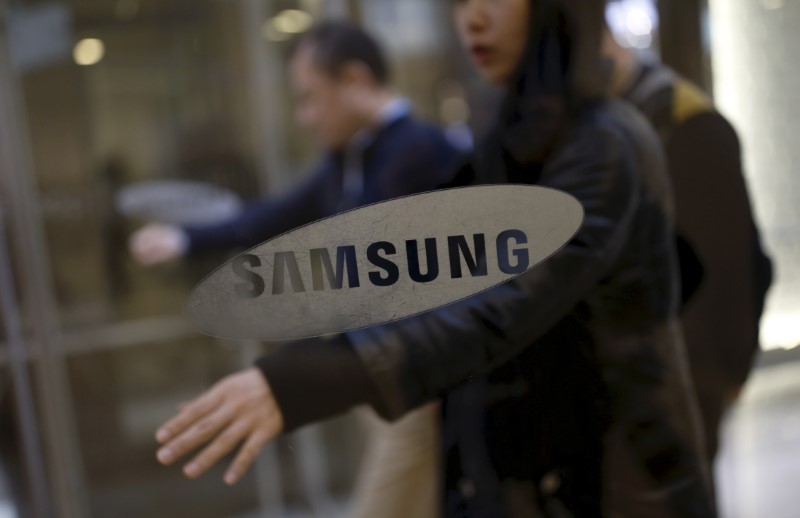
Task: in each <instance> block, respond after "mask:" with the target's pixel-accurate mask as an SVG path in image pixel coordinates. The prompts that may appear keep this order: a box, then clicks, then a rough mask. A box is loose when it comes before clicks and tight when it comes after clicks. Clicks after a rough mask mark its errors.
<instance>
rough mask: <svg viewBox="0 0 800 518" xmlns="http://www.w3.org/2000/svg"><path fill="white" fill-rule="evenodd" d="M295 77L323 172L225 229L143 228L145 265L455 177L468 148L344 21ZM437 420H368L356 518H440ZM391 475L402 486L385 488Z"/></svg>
mask: <svg viewBox="0 0 800 518" xmlns="http://www.w3.org/2000/svg"><path fill="white" fill-rule="evenodd" d="M290 75H291V80H292V89H293V91H294V93H295V95H296V97H297V100H298V106H297V114H296V115H297V119H298V122H299V123H300V124H301V125H302V126H304V127H306V128H308V129H309V130H311V132H313V133H314V135H315V137H316V139H317V140H318V142H319V143H320V144H321V145H322V146H323V147H324V148H325V149H326V152H325V154H324V156H323V157H322V160H321V161H320V164H319V166H318V167H317V170H316V171H315V172H314V173H313V174H311V175H310V176H309V177H308V178H307V179H305V180H304V181H303V182H301V183H300V185H298V186H296V187H295V188H294V189H292V190H290V191H289V192H288V193H287V194H285V195H282V196H280V197H276V198H271V199H266V200H263V201H259V202H256V203H254V204H252V205H250V206H249V207H247V208H246V209H245V210H244V211H243V212H242V213H241V214H240V215H238V216H237V217H235V218H234V219H232V220H229V221H225V222H222V223H220V224H217V225H211V226H203V227H186V228H179V227H175V226H168V225H161V224H151V225H148V226H146V227H144V228H143V229H141V230H139V231H138V232H137V233H135V234H134V235H133V236H132V238H131V242H130V247H131V252H132V253H133V255H134V257H135V258H136V259H137V260H138V261H139V262H140V263H142V264H155V263H159V262H162V261H168V260H172V259H176V258H178V257H180V256H182V255H187V254H192V253H196V252H201V251H204V250H211V249H231V248H237V247H238V248H248V247H251V246H254V245H256V244H258V243H260V242H262V241H265V240H267V239H269V238H271V237H273V236H276V235H278V234H281V233H283V232H286V231H288V230H291V229H293V228H295V227H298V226H301V225H303V224H306V223H310V222H312V221H315V220H317V219H320V218H324V217H326V216H331V215H333V214H335V213H336V212H339V211H341V210H346V209H350V208H354V207H357V206H360V205H365V204H368V203H374V202H378V201H381V200H385V199H388V198H394V197H397V196H402V195H407V194H413V193H417V192H422V191H426V190H431V189H433V188H435V187H437V186H438V185H440V184H443V183H445V182H447V181H448V180H450V178H451V175H452V173H453V171H455V168H456V165H457V164H458V162H460V160H461V155H462V150H460V149H458V148H457V147H455V146H453V145H452V144H451V143H450V142H449V141H448V140H447V138H446V137H445V136H444V134H443V133H442V132H441V131H440V130H439V129H438V128H436V127H434V126H432V125H430V124H427V123H425V122H422V121H420V120H417V119H415V118H414V117H413V116H412V115H411V106H410V104H409V103H408V101H406V100H405V99H402V98H400V97H398V96H397V95H396V94H395V93H394V92H393V91H392V90H391V89H390V87H389V83H388V67H387V65H386V62H385V60H384V58H383V55H382V53H381V50H380V48H379V47H378V45H377V44H376V42H375V41H374V40H373V39H372V38H371V37H370V36H369V35H367V34H366V33H364V32H363V31H362V30H361V29H359V28H357V27H355V26H352V25H349V24H345V23H341V22H338V23H327V24H324V25H321V26H319V27H317V28H316V29H314V30H312V31H311V32H309V33H307V34H306V35H305V36H304V37H303V38H302V39H301V40H300V41H299V42H298V44H297V46H296V47H295V48H294V51H293V53H292V54H291V60H290ZM435 415H436V408H435V407H425V408H423V409H420V410H418V411H416V412H414V413H412V414H410V415H408V416H407V417H406V418H405V419H404V420H403V421H402V422H401V423H399V424H396V425H394V426H390V425H388V424H384V423H382V422H380V421H379V420H378V419H377V417H374V416H372V415H370V413H369V412H364V413H362V414H360V417H361V418H362V419H363V420H364V425H365V427H366V430H365V431H366V432H367V436H368V439H369V440H368V450H367V452H366V455H365V457H364V464H363V466H362V470H361V475H360V476H359V479H358V483H357V486H356V490H355V497H354V499H353V500H354V509H353V516H356V517H360V516H364V517H367V516H369V517H370V518H377V517H378V516H381V517H390V516H403V515H404V514H397V515H396V514H391V513H392V512H393V511H392V510H391V508H390V507H387V506H386V502H387V501H395V500H396V501H404V502H405V503H404V508H403V509H404V510H403V511H402V512H407V513H409V514H405V515H406V516H408V515H414V516H420V517H424V516H432V515H433V512H434V510H435V509H436V505H435V499H436V496H437V486H436V470H435V468H434V464H435V461H436V459H437V455H436V453H437V452H436V446H437V443H436V439H435V436H434V433H433V432H434V426H433V425H434V424H435ZM387 455H388V456H391V459H392V460H391V461H390V464H391V466H387V464H386V460H387ZM388 467H391V470H389V471H387V468H388ZM387 477H389V478H392V477H395V478H397V479H401V480H402V481H403V484H399V485H398V484H390V485H389V486H388V487H382V486H383V485H385V484H384V483H383V481H384V480H385V479H387ZM392 499H394V500H392ZM397 512H399V513H402V512H401V511H397Z"/></svg>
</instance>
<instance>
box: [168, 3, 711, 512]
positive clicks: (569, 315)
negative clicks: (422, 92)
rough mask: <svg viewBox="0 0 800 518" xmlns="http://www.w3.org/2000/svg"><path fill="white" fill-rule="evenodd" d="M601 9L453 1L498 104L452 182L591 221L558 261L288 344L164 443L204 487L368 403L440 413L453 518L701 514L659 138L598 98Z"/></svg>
mask: <svg viewBox="0 0 800 518" xmlns="http://www.w3.org/2000/svg"><path fill="white" fill-rule="evenodd" d="M602 7H603V6H602V3H601V2H597V1H596V0H492V1H485V0H462V1H459V2H457V3H456V4H455V19H456V25H457V27H458V29H459V30H458V32H459V36H460V38H461V40H462V43H463V45H464V47H465V48H466V49H467V50H468V51H469V52H470V54H471V56H472V57H473V59H474V61H475V62H476V64H477V66H478V69H479V70H480V72H481V73H482V74H483V75H484V76H485V77H486V78H487V79H489V80H491V81H493V82H494V83H496V84H498V85H500V86H502V87H504V88H505V100H504V103H503V106H502V108H501V110H500V113H499V116H498V121H497V124H496V127H495V130H494V131H493V132H491V134H490V135H489V136H488V137H487V139H486V140H485V141H484V142H482V143H481V144H480V145H479V146H478V148H477V152H476V154H475V156H474V159H473V161H472V165H471V167H466V168H463V169H461V170H460V171H459V174H458V175H457V176H456V181H455V182H454V184H462V185H463V184H485V183H506V182H511V183H516V182H521V183H527V184H534V185H540V186H545V187H551V188H556V189H559V190H562V191H565V192H567V193H570V194H572V195H573V196H575V197H576V198H577V199H578V200H579V201H580V202H581V203H582V205H583V207H584V209H585V211H586V217H585V220H584V225H583V227H582V228H581V229H580V230H579V231H578V233H577V234H576V236H575V237H574V238H573V239H572V240H571V241H570V242H569V243H568V244H567V245H566V246H565V247H564V248H563V249H562V250H561V251H559V252H558V253H556V254H555V255H553V256H552V257H551V258H550V259H548V260H547V261H545V262H544V263H543V264H541V265H539V266H538V267H537V268H534V269H532V270H530V271H528V272H526V273H524V274H522V275H520V276H518V277H516V278H515V279H513V280H511V281H509V282H506V283H504V284H501V285H499V286H497V287H495V288H492V289H490V290H487V291H485V292H483V293H481V294H478V295H475V296H473V297H471V298H468V299H465V300H463V301H459V302H456V303H454V304H451V305H449V306H446V307H443V308H440V309H437V310H434V311H431V312H427V313H424V314H421V315H418V316H416V317H412V318H407V319H404V320H400V321H397V322H394V323H391V324H387V325H382V326H376V327H372V328H367V329H363V330H358V331H353V332H348V333H345V334H342V335H340V336H337V337H335V338H333V339H330V340H320V339H310V340H303V341H300V342H297V343H292V344H289V345H287V346H286V347H283V348H281V349H280V350H278V351H276V352H274V353H272V354H269V355H267V356H265V357H263V358H260V359H259V360H258V361H257V363H256V366H254V367H253V368H250V369H246V370H244V371H242V372H239V373H236V374H233V375H231V376H229V377H226V378H225V379H223V380H221V381H220V382H218V383H217V384H215V385H214V386H213V387H211V388H210V389H209V390H208V391H206V392H205V393H203V394H201V395H200V396H199V397H197V398H196V399H195V400H193V401H192V402H190V403H189V404H188V405H187V406H185V407H184V408H183V409H182V410H181V411H180V412H179V413H178V415H176V416H175V417H174V418H172V419H170V420H169V421H168V422H166V423H165V424H164V425H163V426H162V427H161V428H159V430H157V432H156V439H157V440H158V441H159V443H161V447H160V448H159V450H158V452H157V457H158V459H159V460H160V462H162V463H164V464H173V463H175V462H176V461H177V460H178V459H180V458H182V457H183V456H185V455H186V454H187V453H189V452H191V451H194V450H195V449H197V448H199V447H201V446H203V445H205V444H206V443H208V444H207V445H206V446H205V447H204V448H203V449H202V450H201V451H200V452H199V453H198V454H197V455H196V456H195V457H194V458H193V459H192V460H191V461H190V462H189V463H188V464H186V465H185V466H184V471H185V473H186V474H187V475H188V476H190V477H196V476H199V475H200V474H202V473H203V472H205V471H206V470H208V468H209V467H210V466H211V465H213V464H214V463H216V462H217V461H218V460H219V459H221V458H222V457H223V456H224V455H225V454H227V453H228V452H230V451H232V450H233V449H234V448H236V447H238V446H239V445H240V444H241V447H240V448H239V450H238V453H237V454H236V457H235V459H234V460H233V462H232V464H231V466H230V467H229V468H228V470H227V472H226V475H225V480H226V482H228V483H235V482H236V481H237V480H238V479H239V478H240V477H241V476H242V474H243V473H244V471H245V470H246V469H247V467H248V466H249V465H250V464H251V463H252V461H253V459H254V457H255V455H256V454H257V453H258V451H259V450H260V449H261V448H262V447H263V445H264V444H266V443H267V442H268V441H270V440H271V439H273V438H274V437H275V436H276V435H278V434H280V433H282V432H286V431H290V430H293V429H296V428H297V427H300V426H303V425H304V424H308V423H311V422H314V421H318V420H320V419H324V418H327V417H330V416H333V415H336V414H339V413H341V412H343V411H345V410H346V409H348V408H351V407H352V406H355V405H359V404H363V403H369V404H370V405H372V406H373V407H374V408H375V409H376V410H377V411H378V412H379V413H380V414H381V415H382V416H384V417H386V418H389V419H397V418H399V417H401V416H402V415H404V414H406V413H408V412H410V411H412V410H413V409H415V408H418V407H420V406H421V405H424V404H426V403H428V402H430V401H435V400H438V399H442V400H443V423H444V428H443V434H442V449H443V454H444V460H445V464H444V474H443V475H444V486H443V494H442V497H443V511H444V514H445V515H446V516H453V517H455V516H480V517H494V516H542V515H544V516H648V517H649V516H697V517H700V516H713V515H714V509H713V500H712V499H711V498H710V493H709V491H708V485H707V484H708V472H707V469H706V468H707V467H706V466H705V459H704V457H703V453H702V445H701V438H700V437H699V434H700V430H699V426H698V425H699V423H698V421H697V415H696V408H695V405H694V401H693V394H692V392H691V387H690V386H689V385H688V384H687V383H686V380H687V377H688V372H686V362H685V358H684V356H683V351H682V341H681V338H680V330H679V326H678V325H677V321H676V316H677V302H678V300H677V296H678V288H679V286H678V282H677V281H678V276H677V259H676V256H675V252H674V240H673V230H672V225H671V221H672V214H671V199H670V189H669V180H668V178H667V176H666V171H665V165H664V162H663V154H662V150H661V146H660V144H659V142H658V139H657V137H656V135H655V134H654V133H653V131H652V129H651V128H650V127H649V126H648V125H647V123H646V121H644V119H643V118H642V117H641V116H640V115H639V114H638V113H636V111H635V110H634V109H633V108H631V107H629V106H628V105H626V104H625V103H621V102H615V101H611V100H609V99H608V98H607V88H608V82H607V81H606V79H607V74H605V73H604V67H603V62H602V60H601V59H600V56H599V48H600V42H601V28H602Z"/></svg>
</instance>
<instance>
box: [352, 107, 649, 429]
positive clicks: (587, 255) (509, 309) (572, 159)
mask: <svg viewBox="0 0 800 518" xmlns="http://www.w3.org/2000/svg"><path fill="white" fill-rule="evenodd" d="M620 131H621V130H619V129H617V128H615V127H613V126H611V125H609V124H604V123H603V122H602V120H600V119H593V120H591V121H590V122H589V123H588V124H582V125H578V126H576V127H574V129H573V134H572V135H571V137H570V138H568V139H567V140H566V143H565V144H564V145H562V146H561V147H560V148H559V149H558V150H557V151H556V152H555V154H554V155H553V156H552V157H551V158H550V160H548V162H547V165H546V166H545V168H544V170H543V171H542V174H541V176H540V177H539V180H538V181H537V184H538V185H542V186H546V187H552V188H556V189H560V190H562V191H565V192H567V193H570V194H572V195H573V196H575V197H576V198H577V199H578V200H579V201H580V202H581V203H582V205H583V207H584V210H585V219H584V224H583V227H582V228H581V229H580V230H579V232H578V233H577V235H576V236H575V237H574V238H573V239H572V240H571V242H570V243H568V244H567V245H566V246H565V247H564V248H563V249H562V250H561V251H559V252H558V253H556V254H555V255H554V256H552V257H551V258H550V259H548V260H547V261H545V262H544V263H542V264H540V265H539V266H537V267H535V268H533V269H532V270H530V271H528V272H526V273H525V274H523V275H521V276H519V277H517V278H515V279H513V280H512V281H509V282H507V283H504V284H502V285H500V286H497V287H495V288H492V289H490V290H487V291H485V292H483V293H481V294H478V295H475V296H473V297H471V298H469V299H466V300H463V301H460V302H457V303H454V304H452V305H449V306H445V307H443V308H440V309H438V310H434V311H431V312H428V313H425V314H422V315H419V316H416V317H412V318H408V319H405V320H401V321H398V322H394V323H391V324H387V325H383V326H377V327H372V328H367V329H364V330H359V331H355V332H350V333H348V338H349V340H350V342H351V343H352V345H353V347H354V349H355V351H356V352H357V354H358V355H359V356H360V358H361V360H362V362H363V364H364V366H365V367H366V370H367V372H368V373H369V375H370V377H371V380H372V382H373V383H374V385H375V386H376V387H377V390H378V392H379V398H378V400H379V401H380V403H379V404H377V405H375V406H376V410H377V411H378V412H379V413H381V414H382V415H383V416H384V417H386V418H389V419H396V418H398V417H400V416H401V415H403V414H404V413H406V412H407V411H409V410H411V409H413V408H414V407H416V406H419V405H421V404H423V403H425V402H427V401H429V400H432V399H435V398H437V397H439V396H442V395H443V394H444V393H445V392H447V391H448V390H450V389H452V388H454V387H456V386H458V385H460V384H462V383H464V382H466V381H468V380H470V379H472V378H473V377H475V376H480V375H482V374H485V373H487V372H488V371H489V370H491V369H492V368H494V367H496V366H498V365H500V364H502V363H503V362H504V361H507V360H509V359H510V358H512V357H513V356H515V355H516V354H518V353H519V352H520V351H522V350H523V349H524V348H526V347H528V346H530V345H531V344H532V343H533V342H534V341H535V340H536V339H537V338H538V337H540V336H542V335H543V334H544V333H546V332H547V331H548V330H549V329H550V328H551V327H552V326H553V325H554V324H556V323H557V322H558V321H559V320H560V319H561V318H563V317H564V316H565V315H567V314H568V313H569V312H570V311H571V310H572V309H573V308H574V307H575V306H576V305H577V304H578V303H579V302H580V301H581V300H582V299H583V298H584V297H586V296H587V295H588V294H589V293H590V291H591V290H592V289H593V287H594V286H595V285H596V284H597V283H598V282H600V281H601V280H602V279H603V278H604V276H605V275H606V274H607V273H608V271H609V269H610V267H611V266H612V265H614V263H615V260H616V258H617V257H618V256H619V254H620V250H621V249H622V247H623V245H624V243H625V241H626V238H627V236H628V233H629V228H630V225H631V221H632V218H633V216H634V214H635V212H636V206H637V203H638V199H639V192H640V186H639V185H638V182H639V181H638V179H637V176H636V174H635V165H634V163H635V157H634V156H633V153H632V151H631V150H630V147H628V146H629V144H627V143H626V142H627V141H626V139H625V138H624V136H623V135H622V134H621V132H620ZM567 346H568V345H567ZM373 401H374V400H373Z"/></svg>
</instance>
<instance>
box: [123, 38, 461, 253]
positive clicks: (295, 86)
mask: <svg viewBox="0 0 800 518" xmlns="http://www.w3.org/2000/svg"><path fill="white" fill-rule="evenodd" d="M290 74H291V82H292V85H291V86H292V90H293V92H294V93H295V95H296V97H297V103H298V106H297V113H296V115H297V120H298V122H299V123H300V124H301V125H302V126H304V127H306V128H308V129H309V130H310V131H312V132H313V133H314V135H315V137H316V139H317V140H318V142H319V143H320V144H321V145H322V147H323V148H324V149H325V153H324V156H323V158H322V160H321V162H320V164H319V165H318V166H317V169H316V171H315V172H314V173H313V174H311V175H309V177H308V178H307V179H305V181H303V182H302V183H301V184H300V185H299V186H297V187H295V188H294V189H291V190H290V191H289V192H288V193H286V194H284V195H282V196H279V197H277V198H271V199H266V200H261V201H258V202H255V203H252V204H250V205H249V206H248V207H246V208H245V210H244V211H243V212H242V213H241V214H239V215H238V216H236V217H235V218H233V219H231V220H229V221H225V222H223V223H220V224H215V225H209V226H200V227H183V228H181V227H176V226H170V225H163V224H149V225H147V226H145V227H143V228H142V229H140V230H138V231H137V232H135V233H134V234H133V235H132V236H131V238H130V240H129V247H130V250H131V253H132V254H133V256H134V258H136V260H137V261H139V262H140V263H141V264H145V265H150V264H156V263H159V262H163V261H169V260H173V259H177V258H179V257H181V256H185V255H190V254H193V253H196V252H202V251H205V250H211V249H231V248H249V247H252V246H255V245H256V244H258V243H261V242H263V241H265V240H267V239H269V238H271V237H274V236H276V235H278V234H281V233H283V232H285V231H288V230H291V229H293V228H296V227H298V226H301V225H303V224H306V223H310V222H312V221H315V220H317V219H320V218H324V217H327V216H331V215H333V214H335V213H337V212H339V211H342V210H346V209H351V208H355V207H358V206H360V205H364V204H368V203H374V202H377V201H382V200H385V199H388V198H393V197H397V196H403V195H407V194H413V193H418V192H422V191H426V190H431V189H433V188H435V187H436V186H437V185H438V184H441V183H443V182H445V181H447V180H448V179H449V175H450V174H451V173H452V171H453V169H454V168H455V167H456V165H457V164H458V163H459V160H460V158H461V155H462V152H461V150H460V149H459V148H457V147H455V146H454V145H453V144H451V143H450V141H449V140H447V139H446V137H445V136H444V135H443V133H442V132H441V130H439V129H438V128H437V127H435V126H433V125H431V124H428V123H425V122H423V121H420V120H418V119H417V118H415V117H414V116H413V115H412V114H411V105H410V103H409V102H408V101H407V100H406V99H404V98H402V97H399V96H398V95H397V94H396V93H395V92H394V91H393V90H392V89H391V87H390V85H389V69H388V66H387V63H386V60H385V58H384V56H383V54H382V51H381V49H380V48H379V46H378V44H377V42H376V41H375V40H374V39H373V38H372V37H371V36H369V35H368V34H367V33H366V32H364V31H363V30H362V29H360V28H358V27H357V26H354V25H352V24H349V23H346V22H327V23H324V24H321V25H319V26H318V27H316V28H314V29H312V30H311V31H310V32H308V33H306V34H305V35H304V36H302V37H301V38H300V40H299V41H298V42H297V44H296V46H295V48H294V50H293V52H292V54H291V58H290ZM409 150H413V152H409Z"/></svg>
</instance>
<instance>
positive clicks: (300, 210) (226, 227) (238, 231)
mask: <svg viewBox="0 0 800 518" xmlns="http://www.w3.org/2000/svg"><path fill="white" fill-rule="evenodd" d="M340 188H341V187H340V185H339V184H338V183H337V181H336V175H335V174H334V169H333V167H332V159H330V158H329V159H328V160H326V161H325V162H324V163H323V164H322V165H321V166H320V167H319V169H318V170H317V171H316V172H315V173H313V174H312V175H311V176H310V177H309V178H307V179H306V180H305V181H303V182H302V183H301V184H300V185H299V186H297V187H295V188H293V189H291V190H290V191H288V192H287V193H285V194H283V195H281V196H278V197H277V198H274V199H268V200H260V201H256V202H253V203H251V204H250V205H248V206H247V207H246V208H245V209H244V210H243V211H242V212H241V213H240V214H239V215H237V216H236V217H235V218H233V219H231V220H228V221H225V222H222V223H219V224H215V225H208V226H202V227H186V228H184V230H185V231H186V234H187V236H188V237H189V249H188V252H189V253H197V252H202V251H206V250H218V249H231V248H250V247H252V246H255V245H257V244H259V243H261V242H262V241H266V240H267V239H269V238H272V237H275V236H277V235H279V234H282V233H284V232H287V231H289V230H291V229H293V228H296V227H299V226H301V225H304V224H306V223H310V222H312V221H315V220H317V219H320V218H323V217H325V216H327V215H329V214H331V212H332V211H333V208H331V207H330V205H331V204H332V203H335V201H333V200H334V199H335V198H336V196H332V193H337V192H338V189H340Z"/></svg>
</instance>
